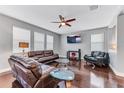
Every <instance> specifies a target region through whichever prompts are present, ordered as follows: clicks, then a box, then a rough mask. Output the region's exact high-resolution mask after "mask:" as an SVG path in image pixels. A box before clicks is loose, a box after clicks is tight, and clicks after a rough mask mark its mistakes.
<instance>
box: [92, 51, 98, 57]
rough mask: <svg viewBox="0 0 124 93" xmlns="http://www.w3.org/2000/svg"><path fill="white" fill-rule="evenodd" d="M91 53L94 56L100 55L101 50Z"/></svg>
mask: <svg viewBox="0 0 124 93" xmlns="http://www.w3.org/2000/svg"><path fill="white" fill-rule="evenodd" d="M91 55H92V56H93V57H96V56H99V51H92V53H91Z"/></svg>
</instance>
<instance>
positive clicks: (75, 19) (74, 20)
mask: <svg viewBox="0 0 124 93" xmlns="http://www.w3.org/2000/svg"><path fill="white" fill-rule="evenodd" d="M75 20H76V19H75V18H73V19H69V20H66V22H71V21H75Z"/></svg>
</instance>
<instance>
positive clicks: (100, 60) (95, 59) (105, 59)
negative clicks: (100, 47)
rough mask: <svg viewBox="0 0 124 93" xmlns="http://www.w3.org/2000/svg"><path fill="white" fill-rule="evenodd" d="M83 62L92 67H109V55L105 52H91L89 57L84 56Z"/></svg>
mask: <svg viewBox="0 0 124 93" xmlns="http://www.w3.org/2000/svg"><path fill="white" fill-rule="evenodd" d="M84 60H85V61H86V63H87V62H89V63H91V64H92V65H93V67H92V68H93V69H94V68H95V65H100V66H108V65H109V54H108V53H106V52H100V51H92V52H91V54H90V55H85V56H84Z"/></svg>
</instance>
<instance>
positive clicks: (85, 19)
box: [0, 5, 121, 34]
mask: <svg viewBox="0 0 124 93" xmlns="http://www.w3.org/2000/svg"><path fill="white" fill-rule="evenodd" d="M120 7H121V6H117V5H108V6H107V5H105V6H103V5H101V6H99V7H98V9H96V10H93V11H90V9H89V5H80V6H79V5H73V6H72V5H58V6H57V5H53V6H49V5H25V6H24V5H16V6H14V5H1V6H0V13H2V14H5V15H8V16H11V17H14V18H17V19H20V20H23V21H25V22H28V23H31V24H34V25H37V26H40V27H42V28H45V29H47V30H50V31H53V32H56V33H58V34H65V33H69V32H76V31H84V30H88V29H94V28H99V27H105V26H108V25H109V24H110V23H111V21H112V19H113V17H114V16H115V15H116V13H117V12H118V10H119V9H120ZM58 15H62V16H64V17H65V18H67V19H69V18H76V21H74V22H71V23H70V24H71V25H72V27H68V26H63V27H61V28H58V26H59V24H54V23H51V22H52V21H59V18H58Z"/></svg>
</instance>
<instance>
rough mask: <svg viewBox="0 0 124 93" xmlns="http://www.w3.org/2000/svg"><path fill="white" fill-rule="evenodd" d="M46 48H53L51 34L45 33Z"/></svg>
mask: <svg viewBox="0 0 124 93" xmlns="http://www.w3.org/2000/svg"><path fill="white" fill-rule="evenodd" d="M46 49H47V50H53V36H50V35H47V48H46Z"/></svg>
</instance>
